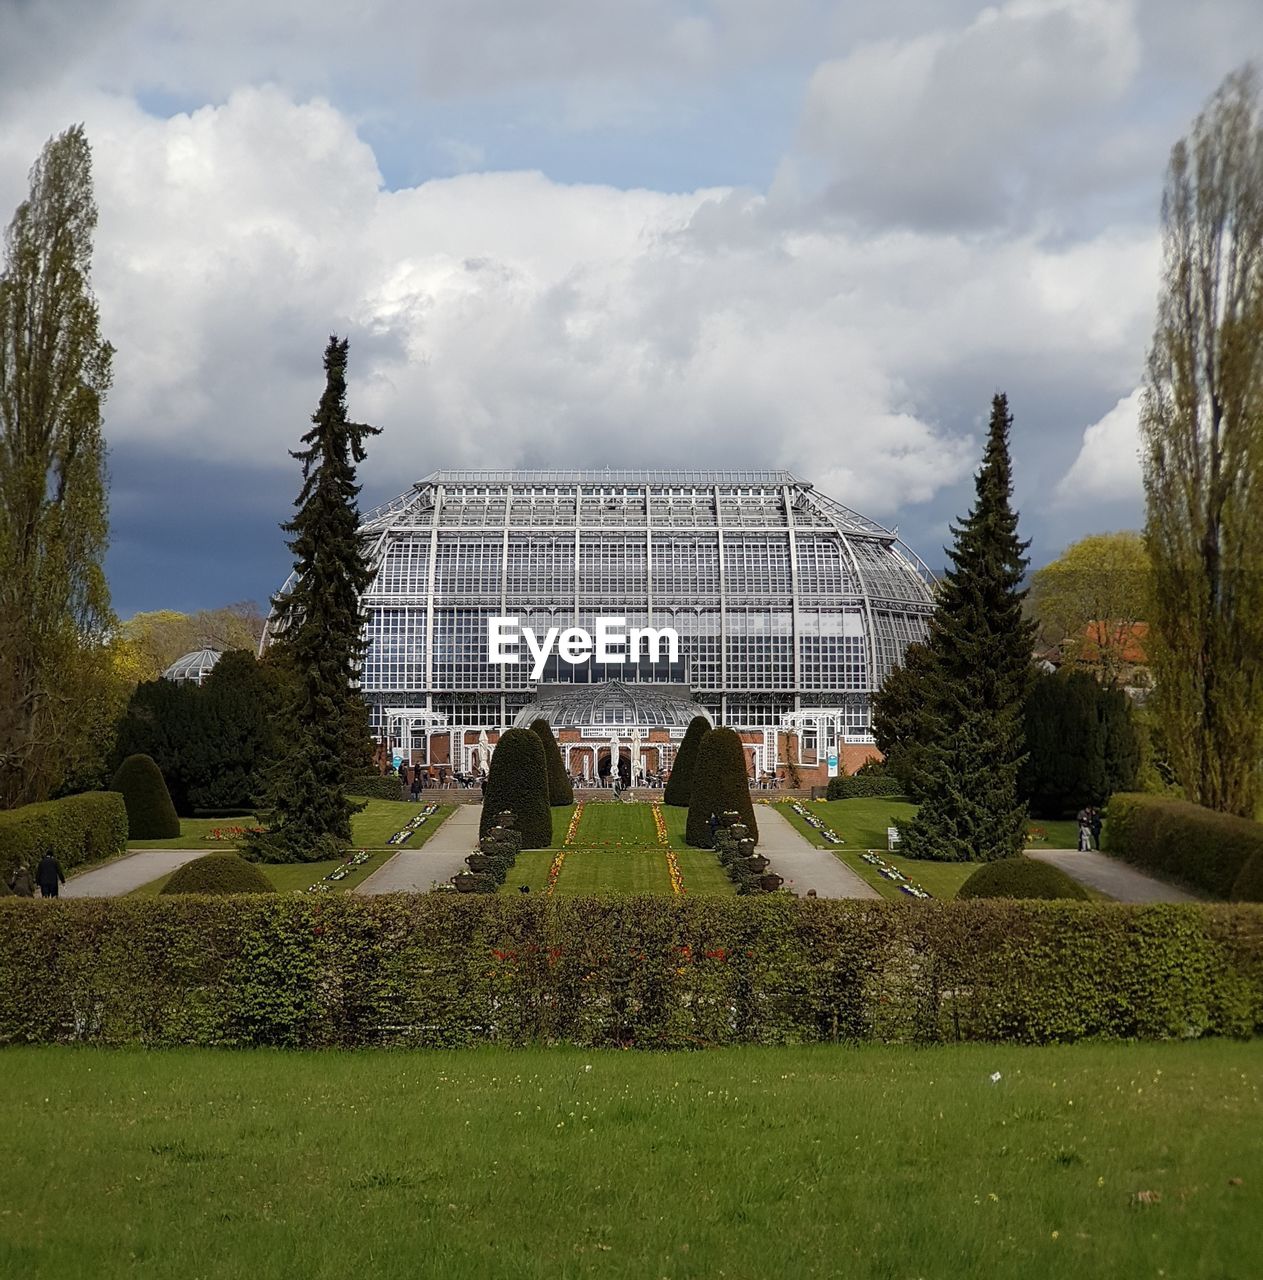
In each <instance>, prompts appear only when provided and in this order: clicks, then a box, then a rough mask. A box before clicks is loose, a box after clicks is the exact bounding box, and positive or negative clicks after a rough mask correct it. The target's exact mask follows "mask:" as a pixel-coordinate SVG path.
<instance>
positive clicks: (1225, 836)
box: [1102, 792, 1263, 898]
mask: <svg viewBox="0 0 1263 1280" xmlns="http://www.w3.org/2000/svg"><path fill="white" fill-rule="evenodd" d="M1105 817H1106V823H1105V830H1104V832H1103V836H1102V847H1103V848H1104V850H1105V852H1106V853H1112V854H1114V856H1115V857H1118V858H1122V859H1123V860H1124V861H1125V862H1130V863H1132V864H1133V865H1135V866H1137V867H1140V868H1142V869H1143V870H1146V871H1156V872H1157V873H1158V874H1159V875H1164V876H1169V877H1170V878H1171V879H1173V880H1179V881H1182V882H1183V883H1185V884H1187V885H1190V886H1192V887H1193V888H1194V889H1200V890H1202V891H1203V892H1205V893H1208V894H1210V895H1211V896H1212V897H1215V898H1227V897H1228V896H1229V895H1230V894H1231V893H1232V891H1233V886H1234V885H1235V884H1236V882H1237V877H1238V876H1240V875H1241V873H1242V871H1243V870H1244V868H1245V865H1246V863H1247V862H1248V861H1249V860H1250V858H1251V857H1252V856H1254V855H1256V854H1260V853H1263V823H1259V822H1251V821H1250V820H1249V819H1248V818H1237V817H1234V816H1233V815H1232V814H1229V813H1216V812H1215V811H1214V810H1213V809H1203V808H1202V807H1201V806H1200V805H1196V804H1189V803H1188V802H1187V801H1186V800H1170V799H1167V798H1166V797H1164V796H1151V795H1142V794H1138V793H1129V792H1123V793H1120V794H1118V795H1116V796H1113V797H1111V799H1110V802H1109V808H1108V809H1107V811H1106V814H1105Z"/></svg>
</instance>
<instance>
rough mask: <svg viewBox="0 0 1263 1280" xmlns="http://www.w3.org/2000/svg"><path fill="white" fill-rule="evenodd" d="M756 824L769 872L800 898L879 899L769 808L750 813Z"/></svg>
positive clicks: (759, 850) (856, 878) (761, 806)
mask: <svg viewBox="0 0 1263 1280" xmlns="http://www.w3.org/2000/svg"><path fill="white" fill-rule="evenodd" d="M754 816H755V817H756V818H757V819H758V822H759V847H758V852H759V853H761V854H762V855H763V856H764V857H765V858H766V859H767V860H768V861H769V862H770V863H771V864H772V865H771V867H770V868H769V870H771V871H775V872H776V874H777V875H778V876H781V877H783V878H784V880H785V884H786V886H787V887H788V888H791V889H793V890H795V891H796V892H797V894H798V896H799V897H800V898H805V897H806V896H807V890H808V889H814V890H815V891H816V896H817V897H820V898H880V897H881V894H880V893H878V892H877V890H876V889H874V888H873V887H872V885H869V884H866V883H865V882H864V881H863V880H861V879H860V878H859V876H857V875H856V874H855V872H854V871H852V870H851V868H850V867H848V866H847V865H846V864H845V863H844V862H842V861H841V859H839V858H838V857H837V856H836V855H835V854H834V853H833V852H832V850H830V849H818V848H816V846H815V845H814V844H812V843H811V842H810V841H809V840H808V839H807V838H806V837H805V836H803V835H802V833H801V832H799V830H798V829H797V828H796V827H795V826H794V825H793V823H791V822H790V821H789V820H788V819H787V818H783V817H782V816H781V815H780V814H779V813H777V812H776V810H775V809H773V808H772V806H771V805H767V804H761V805H759V806H758V808H757V809H755V811H754Z"/></svg>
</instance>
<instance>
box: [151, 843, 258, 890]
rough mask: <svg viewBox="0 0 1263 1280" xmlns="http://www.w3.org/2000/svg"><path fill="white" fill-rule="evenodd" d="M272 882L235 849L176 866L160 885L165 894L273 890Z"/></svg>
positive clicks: (209, 854)
mask: <svg viewBox="0 0 1263 1280" xmlns="http://www.w3.org/2000/svg"><path fill="white" fill-rule="evenodd" d="M275 892H276V891H275V889H273V887H272V882H271V881H270V880H269V879H268V878H267V876H265V875H264V874H263V872H262V871H260V870H259V868H258V867H256V866H253V865H252V864H251V863H249V862H247V861H246V860H245V859H244V858H241V857H239V856H238V855H237V854H235V853H208V854H206V855H205V857H201V858H194V859H193V861H192V862H186V863H185V864H184V866H182V867H180V868H178V869H177V870H176V872H175V874H174V875H172V877H171V879H170V880H168V881H167V883H166V884H165V885H163V886H162V893H163V894H167V895H174V894H181V893H275Z"/></svg>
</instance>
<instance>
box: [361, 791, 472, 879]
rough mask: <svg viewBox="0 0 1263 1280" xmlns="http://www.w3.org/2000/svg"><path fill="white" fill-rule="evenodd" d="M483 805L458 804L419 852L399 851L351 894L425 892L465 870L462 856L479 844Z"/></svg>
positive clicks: (410, 850) (415, 850)
mask: <svg viewBox="0 0 1263 1280" xmlns="http://www.w3.org/2000/svg"><path fill="white" fill-rule="evenodd" d="M481 817H482V805H480V804H461V805H457V806H456V812H455V813H453V814H452V815H451V817H449V818H448V819H447V821H446V822H444V823H443V825H442V826H441V827H440V828H439V829H438V830H437V831H436V832H435V833H434V834H433V835H432V836H431V837H430V838H429V839H428V840H427V841H426V842H425V844H423V845H422V846H421V847H420V848H419V849H401V850H400V851H399V852H398V853H397V854H395V856H394V857H393V858H391V860H390V861H389V862H387V863H386V864H385V865H384V866H380V867H378V868H377V870H376V871H374V872H373V874H372V875H371V876H369V877H368V879H367V880H364V881H362V882H361V883H360V884H358V885H357V886H356V887H355V888H354V889H352V890H351V892H352V893H428V892H429V891H430V889H431V887H432V886H433V884H434V882H435V881H436V880H448V879H450V878H451V877H452V876H454V875H455V874H456V872H458V871H463V870H464V869H465V857H466V855H467V854H470V853H473V851H474V849H475V848H476V847H477V844H478V820H479V818H481Z"/></svg>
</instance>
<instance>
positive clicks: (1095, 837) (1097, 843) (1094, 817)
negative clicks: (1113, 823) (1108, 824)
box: [1088, 805, 1105, 849]
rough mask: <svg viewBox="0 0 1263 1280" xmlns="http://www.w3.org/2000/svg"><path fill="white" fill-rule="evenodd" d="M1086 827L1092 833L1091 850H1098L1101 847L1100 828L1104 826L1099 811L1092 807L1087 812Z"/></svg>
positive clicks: (1103, 820) (1094, 806)
mask: <svg viewBox="0 0 1263 1280" xmlns="http://www.w3.org/2000/svg"><path fill="white" fill-rule="evenodd" d="M1088 814H1089V822H1088V826H1089V828H1090V829H1091V831H1092V848H1094V849H1099V848H1100V847H1101V828H1102V827H1103V826H1104V825H1105V819H1104V818H1102V817H1101V811H1100V810H1099V809H1098V808H1097V807H1096V805H1093V806H1092V807H1091V808H1090V809H1089V810H1088Z"/></svg>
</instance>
